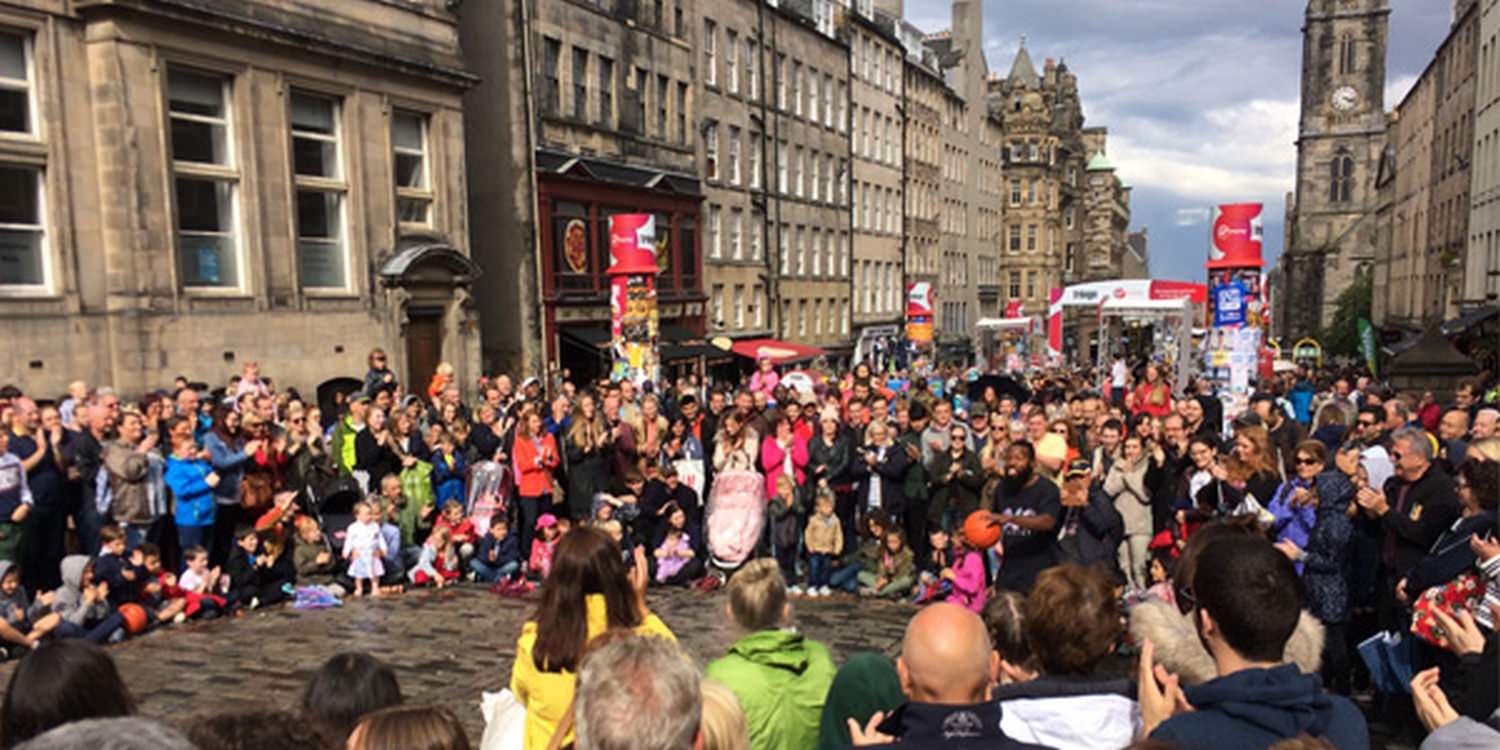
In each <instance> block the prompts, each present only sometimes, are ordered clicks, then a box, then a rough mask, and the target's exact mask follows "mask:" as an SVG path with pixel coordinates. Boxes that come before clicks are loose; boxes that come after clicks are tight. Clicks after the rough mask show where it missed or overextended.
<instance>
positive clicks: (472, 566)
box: [469, 513, 521, 583]
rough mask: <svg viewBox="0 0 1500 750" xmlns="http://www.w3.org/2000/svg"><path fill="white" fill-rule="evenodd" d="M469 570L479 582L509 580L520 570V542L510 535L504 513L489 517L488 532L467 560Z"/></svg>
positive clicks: (508, 522)
mask: <svg viewBox="0 0 1500 750" xmlns="http://www.w3.org/2000/svg"><path fill="white" fill-rule="evenodd" d="M469 572H470V574H471V575H473V576H474V580H476V581H479V582H480V583H495V582H497V581H500V580H502V579H505V580H509V579H511V578H514V577H516V575H517V574H519V573H520V572H521V543H520V542H519V541H517V539H516V538H515V537H514V536H513V535H511V533H510V521H509V520H507V519H506V518H505V514H504V513H496V514H495V515H493V516H491V517H490V528H489V533H488V534H485V535H484V539H483V540H482V541H480V542H479V549H478V550H477V551H476V552H475V553H474V559H472V560H470V561H469Z"/></svg>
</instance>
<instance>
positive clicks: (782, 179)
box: [776, 141, 787, 195]
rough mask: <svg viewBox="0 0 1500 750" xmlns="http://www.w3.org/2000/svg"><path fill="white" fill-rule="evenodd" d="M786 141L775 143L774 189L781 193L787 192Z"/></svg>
mask: <svg viewBox="0 0 1500 750" xmlns="http://www.w3.org/2000/svg"><path fill="white" fill-rule="evenodd" d="M786 149H787V146H786V141H780V142H779V143H777V144H776V189H777V190H778V191H779V192H781V193H782V194H783V195H784V194H786V192H787V153H786Z"/></svg>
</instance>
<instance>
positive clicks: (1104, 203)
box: [1074, 127, 1131, 281]
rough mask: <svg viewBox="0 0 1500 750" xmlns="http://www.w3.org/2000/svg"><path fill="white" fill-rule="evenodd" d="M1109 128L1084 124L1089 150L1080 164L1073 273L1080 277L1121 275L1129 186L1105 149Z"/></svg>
mask: <svg viewBox="0 0 1500 750" xmlns="http://www.w3.org/2000/svg"><path fill="white" fill-rule="evenodd" d="M1108 137H1109V132H1108V130H1106V129H1105V128H1102V127H1098V128H1085V129H1084V131H1083V138H1084V148H1085V150H1086V151H1087V152H1088V153H1089V154H1090V156H1089V160H1088V165H1087V166H1085V167H1084V177H1083V200H1082V213H1083V217H1082V226H1081V228H1080V229H1081V232H1082V238H1081V240H1082V244H1081V245H1080V256H1081V257H1080V259H1078V260H1075V262H1074V274H1075V276H1076V277H1077V278H1078V279H1079V280H1080V281H1104V280H1108V279H1120V278H1126V277H1125V255H1126V250H1127V246H1128V244H1129V243H1128V242H1127V235H1128V234H1129V231H1130V193H1131V188H1130V185H1129V184H1128V183H1126V182H1125V180H1124V179H1122V178H1121V177H1120V176H1119V175H1118V174H1116V170H1115V166H1114V165H1113V164H1111V163H1110V161H1109V157H1108V156H1107V155H1106V153H1105V148H1106V143H1107V140H1108Z"/></svg>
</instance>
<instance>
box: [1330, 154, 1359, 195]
mask: <svg viewBox="0 0 1500 750" xmlns="http://www.w3.org/2000/svg"><path fill="white" fill-rule="evenodd" d="M1329 168H1330V170H1331V174H1330V175H1329V177H1330V179H1329V182H1328V200H1329V202H1331V203H1348V202H1349V195H1350V191H1351V189H1352V186H1353V184H1354V158H1353V157H1351V156H1349V155H1348V154H1347V153H1340V154H1339V155H1338V156H1335V157H1333V161H1332V162H1331V163H1330V164H1329Z"/></svg>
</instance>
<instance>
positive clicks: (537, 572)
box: [527, 513, 562, 580]
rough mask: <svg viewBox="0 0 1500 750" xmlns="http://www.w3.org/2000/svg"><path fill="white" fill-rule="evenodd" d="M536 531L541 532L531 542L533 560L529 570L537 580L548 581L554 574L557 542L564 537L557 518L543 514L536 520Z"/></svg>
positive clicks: (528, 566) (531, 559) (530, 562)
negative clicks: (550, 574) (553, 562)
mask: <svg viewBox="0 0 1500 750" xmlns="http://www.w3.org/2000/svg"><path fill="white" fill-rule="evenodd" d="M536 530H537V531H538V532H541V533H540V534H539V535H538V536H536V537H534V538H533V539H532V540H531V558H530V561H529V563H528V564H527V569H528V570H529V571H530V572H531V574H532V575H533V576H535V577H536V578H537V580H546V578H547V574H548V573H551V572H552V553H553V552H555V551H556V550H557V540H558V538H559V537H561V536H562V528H561V527H560V526H559V525H558V522H557V516H554V515H552V514H551V513H543V514H542V515H541V517H540V518H538V519H536Z"/></svg>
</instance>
